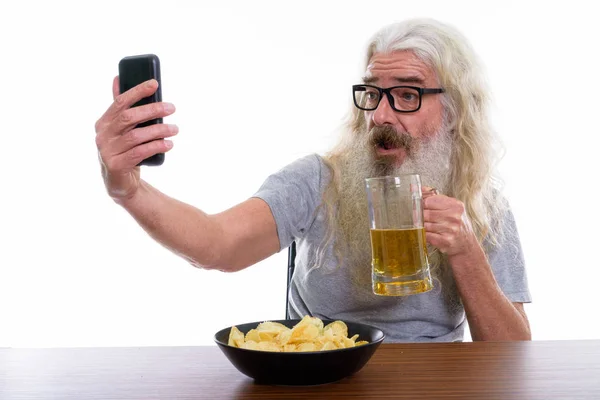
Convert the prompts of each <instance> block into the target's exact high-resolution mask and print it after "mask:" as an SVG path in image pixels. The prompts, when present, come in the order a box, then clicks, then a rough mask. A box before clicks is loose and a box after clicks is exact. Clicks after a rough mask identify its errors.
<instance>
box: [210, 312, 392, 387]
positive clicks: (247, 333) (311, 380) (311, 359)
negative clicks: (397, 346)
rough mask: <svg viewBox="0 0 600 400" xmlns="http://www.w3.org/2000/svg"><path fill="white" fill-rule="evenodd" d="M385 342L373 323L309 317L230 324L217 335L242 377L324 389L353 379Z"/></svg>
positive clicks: (258, 381) (227, 355)
mask: <svg viewBox="0 0 600 400" xmlns="http://www.w3.org/2000/svg"><path fill="white" fill-rule="evenodd" d="M384 338H385V335H384V333H383V332H382V331H381V330H379V329H377V328H375V327H372V326H369V325H365V324H360V323H355V322H344V321H339V320H321V319H319V318H316V317H310V316H305V317H304V318H302V319H289V320H277V321H263V322H251V323H246V324H241V325H237V326H231V327H228V328H225V329H222V330H220V331H219V332H217V333H216V334H215V337H214V339H215V342H216V343H217V345H218V346H219V348H220V349H221V351H223V353H224V354H225V356H226V357H227V358H228V359H229V361H231V363H232V364H233V365H234V366H235V367H236V368H237V369H238V370H239V371H240V372H241V373H243V374H245V375H247V376H249V377H250V378H253V379H254V381H255V382H256V383H258V384H272V385H320V384H324V383H330V382H335V381H338V380H340V379H343V378H345V377H347V376H350V375H353V374H355V373H356V372H358V371H359V370H360V369H361V368H362V367H364V366H365V364H366V363H367V362H368V361H369V359H370V358H371V356H372V355H373V353H375V350H377V347H379V345H380V344H381V342H383V340H384Z"/></svg>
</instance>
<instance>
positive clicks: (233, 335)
mask: <svg viewBox="0 0 600 400" xmlns="http://www.w3.org/2000/svg"><path fill="white" fill-rule="evenodd" d="M243 343H244V334H243V333H242V332H240V330H239V329H238V328H236V327H235V326H234V327H232V328H231V331H230V332H229V343H228V344H229V345H230V346H234V347H241V345H242V344H243Z"/></svg>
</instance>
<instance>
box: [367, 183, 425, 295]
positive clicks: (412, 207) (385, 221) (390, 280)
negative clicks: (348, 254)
mask: <svg viewBox="0 0 600 400" xmlns="http://www.w3.org/2000/svg"><path fill="white" fill-rule="evenodd" d="M366 187H367V197H368V201H369V219H370V224H371V226H370V228H371V251H372V277H373V278H372V282H373V293H375V294H377V295H381V296H406V295H411V294H417V293H425V292H428V291H430V290H431V289H432V288H433V284H432V281H431V274H430V272H429V261H428V256H427V246H426V242H425V228H424V226H423V197H422V195H421V178H420V177H419V175H417V174H407V175H400V176H385V177H380V178H368V179H366Z"/></svg>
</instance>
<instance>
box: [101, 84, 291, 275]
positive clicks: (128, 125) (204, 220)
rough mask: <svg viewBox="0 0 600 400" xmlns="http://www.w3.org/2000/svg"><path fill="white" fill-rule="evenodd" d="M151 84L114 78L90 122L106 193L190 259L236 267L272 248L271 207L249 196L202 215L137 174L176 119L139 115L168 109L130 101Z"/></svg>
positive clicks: (275, 243)
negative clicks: (123, 86) (127, 84)
mask: <svg viewBox="0 0 600 400" xmlns="http://www.w3.org/2000/svg"><path fill="white" fill-rule="evenodd" d="M157 88H158V82H157V81H155V80H150V81H147V82H145V83H143V84H140V85H137V86H136V87H134V88H132V89H129V90H128V91H126V92H125V93H119V79H118V77H117V78H115V79H114V81H113V98H114V102H113V103H112V104H111V105H110V107H109V108H108V109H107V110H106V112H105V113H104V114H103V115H102V117H100V119H99V120H98V121H97V122H96V145H97V147H98V155H99V161H100V166H101V169H102V177H103V179H104V184H105V186H106V189H107V192H108V194H109V196H110V197H112V199H113V200H114V201H115V202H117V203H118V204H120V205H122V206H123V207H124V208H125V209H126V210H127V211H128V212H129V213H130V214H131V215H132V216H133V217H134V218H135V219H136V221H137V222H138V223H139V224H140V226H142V228H143V229H144V230H145V231H146V232H148V234H149V235H150V236H151V237H153V238H154V239H155V240H157V241H158V242H160V243H161V244H162V245H164V246H165V247H167V248H168V249H170V250H171V251H173V252H174V253H176V254H178V255H180V256H182V257H184V258H185V259H187V260H188V261H190V262H191V263H192V264H194V265H196V266H198V267H203V268H210V269H219V270H223V271H238V270H240V269H242V268H245V267H247V266H249V265H252V264H254V263H256V262H258V261H260V260H262V259H264V258H266V257H268V256H270V255H272V254H274V253H276V252H277V251H279V237H278V235H277V227H276V224H275V219H274V217H273V215H272V213H271V209H270V207H269V206H268V205H267V203H265V202H264V201H263V200H260V199H258V198H251V199H249V200H247V201H245V202H243V203H241V204H239V205H237V206H235V207H233V208H231V209H229V210H226V211H224V212H222V213H219V214H215V215H208V214H206V213H204V212H202V211H200V210H198V209H197V208H194V207H192V206H190V205H189V204H185V203H182V202H180V201H178V200H176V199H173V198H171V197H169V196H167V195H165V194H163V193H161V192H160V191H158V190H157V189H156V188H154V187H152V186H151V185H150V184H148V183H147V182H145V181H143V180H142V179H140V172H141V171H140V167H138V164H139V163H140V162H141V161H142V160H144V159H146V158H148V157H151V156H153V155H154V154H157V153H164V152H167V151H169V150H170V149H171V148H172V147H173V143H172V142H171V141H170V140H167V139H166V138H169V137H172V136H174V135H176V134H177V132H178V128H177V127H176V126H175V125H169V124H155V125H150V126H146V127H138V126H139V124H140V123H141V122H145V121H149V120H152V119H156V118H163V117H166V116H168V115H171V114H173V113H174V112H175V107H174V106H173V105H172V104H169V103H162V102H161V103H153V104H147V105H143V106H139V107H133V108H131V106H132V105H133V104H135V103H136V102H138V101H139V100H140V99H143V98H145V97H148V96H150V95H151V94H152V93H154V92H155V91H156V90H157Z"/></svg>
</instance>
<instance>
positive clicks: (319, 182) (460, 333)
mask: <svg viewBox="0 0 600 400" xmlns="http://www.w3.org/2000/svg"><path fill="white" fill-rule="evenodd" d="M329 179H330V177H329V169H328V168H327V167H326V166H325V164H324V163H323V160H322V158H321V157H320V156H319V155H316V154H313V155H310V156H306V157H303V158H300V159H298V160H296V161H295V162H293V163H291V164H290V165H288V166H286V167H284V168H283V169H281V170H280V171H278V172H277V173H275V174H273V175H271V176H269V177H268V178H267V179H266V181H265V182H264V184H263V185H262V186H261V188H260V189H259V191H258V192H257V193H256V194H255V195H254V197H258V198H261V199H263V200H264V201H265V202H266V203H267V204H268V205H269V207H270V208H271V212H272V213H273V217H274V218H275V222H276V224H277V234H278V236H279V243H280V250H284V249H286V248H288V247H289V246H290V245H291V243H292V242H293V241H296V251H297V255H296V269H295V273H294V278H293V281H292V284H291V287H290V293H289V296H290V302H289V305H288V309H289V312H290V317H291V318H301V317H303V316H304V315H311V316H315V317H319V318H321V319H341V320H346V321H356V322H362V323H366V324H369V325H373V326H376V327H378V328H379V329H381V330H382V331H383V332H384V333H385V334H386V342H424V341H440V342H442V341H462V340H463V337H464V328H465V323H466V318H465V312H464V308H463V307H462V306H461V305H459V306H458V307H456V306H452V307H450V306H448V304H447V303H446V302H445V301H444V298H443V296H442V294H441V290H440V289H439V287H437V288H436V287H434V289H433V290H431V291H429V292H427V293H422V294H418V295H412V296H406V297H401V298H398V297H386V296H377V295H375V294H373V292H372V288H371V286H370V285H367V286H366V287H357V285H355V284H353V283H352V281H351V279H350V278H351V277H350V274H349V271H348V269H347V268H343V267H342V268H336V264H337V263H336V260H335V259H334V258H333V256H332V254H333V252H332V250H331V249H328V251H326V255H328V257H326V258H325V259H324V260H322V263H321V265H320V267H319V268H317V269H312V270H310V269H311V266H312V265H313V261H314V260H313V259H311V257H314V256H315V252H316V249H317V248H318V247H319V245H320V244H321V241H322V240H323V237H324V234H325V226H324V215H323V212H321V211H320V212H319V213H315V210H316V208H317V207H318V206H319V204H320V202H321V197H322V194H323V191H324V190H325V188H326V186H327V184H328V183H329ZM504 227H505V228H504V229H508V230H511V231H512V232H511V234H510V235H506V237H507V238H509V239H507V241H506V242H504V243H500V245H499V246H497V247H495V249H494V250H493V251H492V252H491V253H490V254H488V260H489V262H490V264H491V266H492V270H493V272H494V275H495V277H496V281H497V282H498V285H499V286H500V288H501V289H502V291H503V292H504V294H505V295H506V296H507V297H508V299H509V300H510V301H512V302H524V303H525V302H530V301H531V296H530V294H529V289H528V286H527V276H526V273H525V267H524V260H523V255H522V252H521V245H520V242H519V237H518V234H517V231H516V225H515V222H514V219H513V215H512V213H511V212H510V211H508V212H507V213H506V215H505V222H504ZM309 270H310V272H309Z"/></svg>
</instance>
